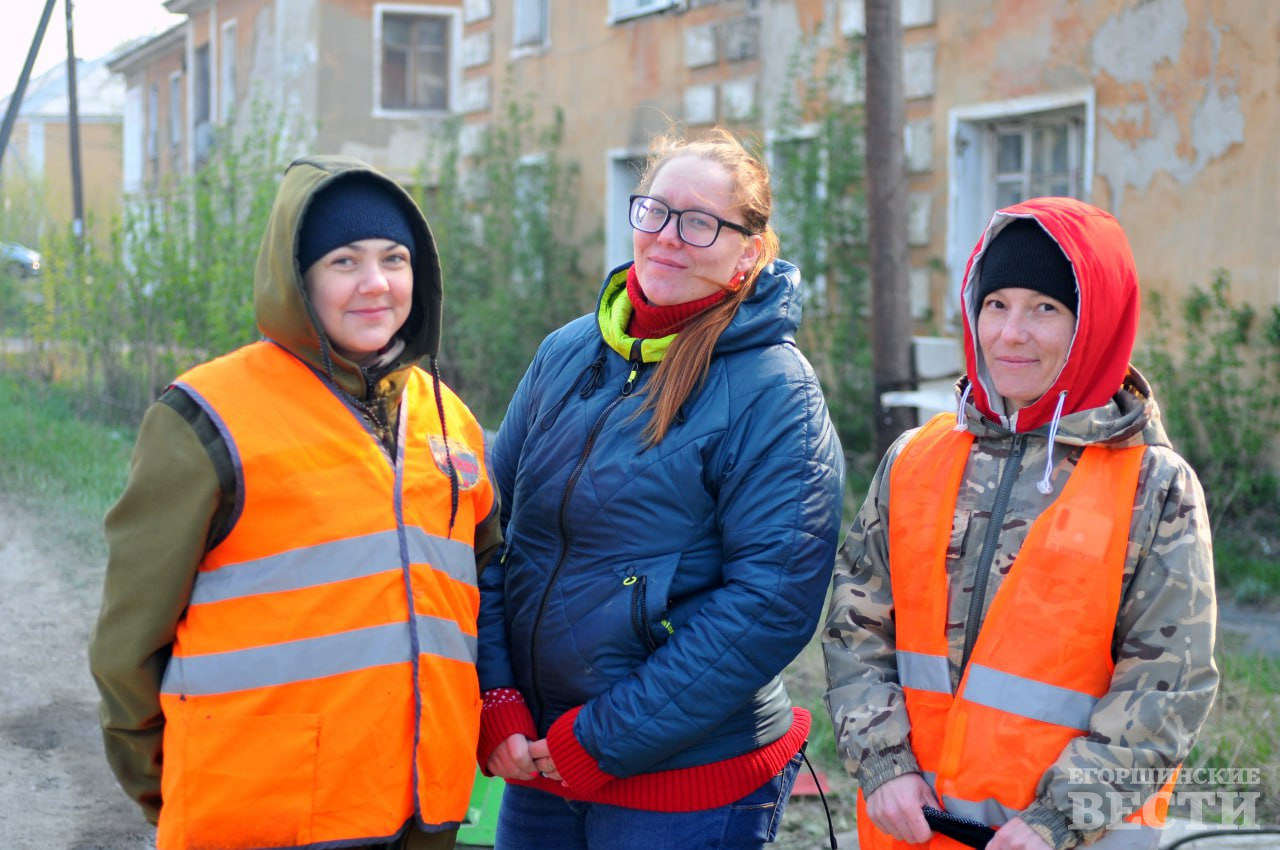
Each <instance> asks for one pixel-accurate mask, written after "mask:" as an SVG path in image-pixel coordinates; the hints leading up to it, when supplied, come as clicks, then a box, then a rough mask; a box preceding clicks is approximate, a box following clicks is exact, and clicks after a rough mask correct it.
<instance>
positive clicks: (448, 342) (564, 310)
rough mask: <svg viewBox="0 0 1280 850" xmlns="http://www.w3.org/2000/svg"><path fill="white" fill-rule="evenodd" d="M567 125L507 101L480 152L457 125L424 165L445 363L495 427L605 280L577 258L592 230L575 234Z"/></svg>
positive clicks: (454, 382) (457, 386)
mask: <svg viewBox="0 0 1280 850" xmlns="http://www.w3.org/2000/svg"><path fill="white" fill-rule="evenodd" d="M563 134H564V122H563V118H562V116H561V115H560V113H559V112H557V113H556V114H555V116H554V118H553V120H552V121H551V122H550V124H549V125H547V126H542V127H539V126H535V123H534V118H533V110H532V108H531V107H530V106H529V105H528V104H524V103H518V102H515V101H511V102H509V103H508V105H507V107H506V109H505V111H504V112H503V113H502V118H501V120H499V121H497V122H495V123H494V124H493V125H492V126H490V127H489V128H488V129H487V130H486V132H485V133H484V134H483V136H482V138H481V140H480V143H479V146H478V149H477V150H475V151H474V152H471V151H464V150H463V135H462V127H461V124H459V123H458V122H453V123H452V124H450V125H449V126H448V127H446V129H445V131H444V132H442V133H439V134H437V136H436V137H435V138H434V139H433V144H434V149H433V150H432V152H431V153H432V154H433V156H432V158H431V164H430V165H429V166H424V167H423V173H422V178H421V183H422V184H423V186H422V187H421V188H420V189H419V192H418V200H419V204H420V205H421V206H422V209H423V211H424V212H425V213H426V214H427V218H428V220H429V221H430V223H431V228H432V232H433V233H434V235H435V237H436V242H437V243H438V247H439V251H440V262H441V266H442V269H443V273H444V287H445V332H444V339H443V343H442V351H441V357H440V363H441V372H442V374H443V377H444V378H445V381H446V382H447V383H448V384H449V385H450V386H451V387H453V389H454V390H456V391H457V393H458V394H459V395H460V396H461V397H462V398H463V399H465V400H466V402H467V404H468V405H469V406H470V407H471V408H472V410H473V411H474V412H475V414H476V416H477V417H478V418H479V420H480V421H481V422H483V423H485V425H486V426H487V427H490V428H496V427H497V426H498V424H499V422H500V421H501V420H502V417H503V415H504V414H505V412H506V408H507V402H508V401H509V400H510V399H511V395H512V393H513V392H514V391H515V388H516V384H517V383H518V382H519V380H520V377H521V376H522V375H523V374H524V371H525V369H526V368H527V367H528V365H529V362H530V361H531V360H532V359H533V354H534V352H535V351H536V350H537V347H538V344H539V343H540V342H541V341H542V339H543V337H545V336H546V335H547V334H548V333H550V332H551V331H552V330H554V329H555V328H557V327H559V326H560V325H562V324H564V323H565V322H567V321H569V320H570V319H573V318H576V317H577V316H580V315H582V314H583V313H586V312H589V311H590V310H591V309H592V307H593V305H594V304H595V297H596V292H597V289H598V286H599V283H600V282H599V280H598V279H596V278H594V277H592V276H589V275H586V274H584V273H583V271H582V269H581V268H580V264H579V259H580V257H581V256H582V254H583V252H584V251H585V250H586V249H587V247H589V243H590V241H599V237H598V236H592V237H589V239H588V240H586V241H575V234H576V232H577V231H576V226H577V222H576V214H577V210H578V206H579V202H578V188H577V181H578V166H577V164H576V163H574V162H570V161H566V160H565V158H564V156H563V154H562V152H561V147H562V140H563Z"/></svg>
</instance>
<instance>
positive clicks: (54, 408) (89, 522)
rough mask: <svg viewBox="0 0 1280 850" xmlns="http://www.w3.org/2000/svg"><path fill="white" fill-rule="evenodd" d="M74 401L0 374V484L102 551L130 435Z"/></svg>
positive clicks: (71, 536)
mask: <svg viewBox="0 0 1280 850" xmlns="http://www.w3.org/2000/svg"><path fill="white" fill-rule="evenodd" d="M77 401H78V400H77V398H76V397H75V396H74V395H73V394H72V393H71V392H69V391H67V390H64V389H62V388H60V387H58V386H57V385H52V384H47V383H43V382H37V381H33V380H31V379H27V378H21V377H15V376H11V375H3V374H0V489H2V490H3V491H4V492H5V493H7V494H10V495H11V496H12V497H13V498H15V499H16V500H17V501H18V502H19V503H20V504H21V505H23V506H24V507H26V508H28V509H29V510H31V511H32V512H33V513H35V514H37V515H39V516H41V517H44V518H45V519H46V520H47V521H48V525H49V527H50V528H56V529H58V532H59V534H60V535H61V536H63V537H64V538H66V539H68V540H69V541H70V542H72V543H74V544H76V545H78V546H80V547H82V548H85V549H87V550H89V551H100V550H101V546H102V543H101V538H102V530H101V529H102V525H101V523H102V516H103V514H104V513H106V510H107V508H108V507H109V506H110V505H111V503H112V502H114V501H115V498H116V497H117V496H118V495H119V494H120V491H121V490H122V489H123V488H124V484H125V479H126V478H127V476H128V472H129V456H130V454H131V452H132V449H133V440H134V434H133V432H132V431H127V430H123V429H120V428H113V427H109V426H106V425H101V424H98V423H95V422H93V421H91V420H88V419H85V418H83V417H82V416H81V415H78V414H77Z"/></svg>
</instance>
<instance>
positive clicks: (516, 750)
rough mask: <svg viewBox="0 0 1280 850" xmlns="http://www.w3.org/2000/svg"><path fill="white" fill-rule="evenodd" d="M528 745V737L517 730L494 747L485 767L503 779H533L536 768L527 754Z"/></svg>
mask: <svg viewBox="0 0 1280 850" xmlns="http://www.w3.org/2000/svg"><path fill="white" fill-rule="evenodd" d="M530 746H531V745H530V743H529V739H528V738H526V737H525V736H524V735H521V734H520V733H519V732H517V733H516V734H514V735H512V736H511V737H509V738H507V740H505V741H503V742H502V743H501V744H499V745H498V746H497V747H495V748H494V750H493V754H492V755H490V756H489V761H488V763H487V764H486V765H485V769H487V770H488V771H489V772H490V773H492V774H493V775H494V776H501V777H502V778H503V779H533V778H534V777H535V776H537V775H538V769H537V768H536V767H534V764H533V757H532V756H531V755H529V750H530Z"/></svg>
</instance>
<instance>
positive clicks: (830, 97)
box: [770, 36, 879, 496]
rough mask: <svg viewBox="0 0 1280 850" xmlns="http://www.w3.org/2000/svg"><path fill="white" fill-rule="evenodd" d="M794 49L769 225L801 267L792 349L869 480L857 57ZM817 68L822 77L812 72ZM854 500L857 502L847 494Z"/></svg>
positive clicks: (775, 146)
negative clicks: (808, 365) (807, 364)
mask: <svg viewBox="0 0 1280 850" xmlns="http://www.w3.org/2000/svg"><path fill="white" fill-rule="evenodd" d="M818 41H819V39H818V37H817V36H814V37H813V38H812V39H810V40H806V41H802V42H801V44H800V46H799V47H798V48H797V51H796V53H795V54H794V55H793V57H792V59H791V61H790V65H789V73H788V79H787V80H786V81H785V83H784V85H783V87H782V92H783V94H782V97H781V99H780V101H779V105H778V111H777V115H778V119H777V124H776V126H775V127H774V128H773V132H772V141H771V143H770V166H771V171H772V177H773V190H774V207H775V213H774V227H775V228H776V229H777V231H778V235H779V238H780V239H781V242H782V256H783V257H784V258H785V259H788V260H791V261H792V262H794V263H795V264H796V265H797V266H799V268H800V272H801V280H802V282H803V286H804V290H803V291H804V299H805V300H804V307H805V314H804V321H803V322H802V323H801V326H800V333H799V335H798V340H797V342H798V343H799V345H800V348H801V350H802V351H804V353H805V355H806V356H807V357H808V358H809V359H810V361H811V362H812V363H813V366H814V369H815V370H816V371H817V373H818V377H819V379H820V380H821V382H822V388H823V392H824V393H825V395H826V399H827V405H828V407H829V408H830V410H831V417H832V419H833V421H834V422H835V424H836V429H837V431H838V432H839V434H840V441H841V444H842V445H843V447H844V450H845V454H846V457H847V458H848V461H849V474H850V479H851V480H856V481H862V480H869V478H870V475H871V473H872V472H873V471H874V469H875V464H876V463H877V462H878V460H879V458H878V457H876V456H875V444H876V443H875V433H874V430H873V419H872V417H873V404H872V401H873V399H874V395H875V387H874V378H873V373H872V363H871V331H870V326H869V322H870V302H869V294H868V279H869V268H868V255H867V206H866V189H867V187H866V158H865V155H864V151H863V146H862V144H861V141H862V139H863V126H864V115H863V109H862V105H861V103H849V102H848V101H849V100H850V98H849V97H848V93H849V92H850V91H851V90H859V89H860V88H861V86H862V83H861V67H862V59H861V54H860V52H859V51H858V48H857V47H856V46H854V47H851V48H850V49H849V52H847V53H841V52H833V51H823V50H820V49H818V48H817V47H815V44H816V43H817V42H818ZM819 66H821V67H822V69H823V70H821V71H818V70H817V69H818V68H819ZM855 495H859V496H860V495H861V493H860V492H858V491H856V490H855Z"/></svg>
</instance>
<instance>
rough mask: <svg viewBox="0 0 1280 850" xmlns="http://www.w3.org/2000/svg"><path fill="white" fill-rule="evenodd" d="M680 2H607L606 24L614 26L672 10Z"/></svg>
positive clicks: (650, 0)
mask: <svg viewBox="0 0 1280 850" xmlns="http://www.w3.org/2000/svg"><path fill="white" fill-rule="evenodd" d="M681 2H682V0H609V19H608V20H607V21H606V22H605V23H607V24H616V23H620V22H622V21H629V20H631V19H632V18H640V17H643V16H645V15H652V14H655V13H657V12H665V11H666V10H667V9H674V8H676V7H677V6H679V5H680V4H681Z"/></svg>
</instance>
